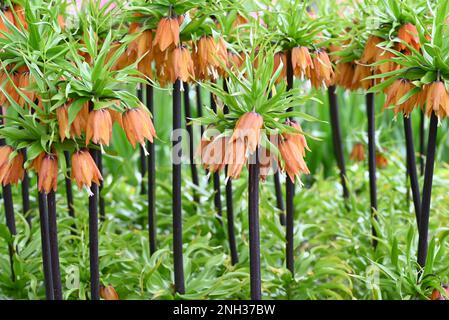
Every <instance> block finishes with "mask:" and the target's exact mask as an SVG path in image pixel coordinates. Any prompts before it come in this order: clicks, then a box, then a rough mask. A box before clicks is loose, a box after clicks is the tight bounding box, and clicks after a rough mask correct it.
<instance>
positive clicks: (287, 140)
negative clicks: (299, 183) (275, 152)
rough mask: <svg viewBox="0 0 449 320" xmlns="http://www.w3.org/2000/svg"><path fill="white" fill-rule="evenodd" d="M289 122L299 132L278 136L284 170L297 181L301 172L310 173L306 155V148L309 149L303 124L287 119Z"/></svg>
mask: <svg viewBox="0 0 449 320" xmlns="http://www.w3.org/2000/svg"><path fill="white" fill-rule="evenodd" d="M287 124H288V125H290V126H291V127H293V128H294V129H296V130H297V131H299V132H293V133H283V134H282V135H280V136H279V137H278V140H279V142H278V149H279V153H280V154H281V157H282V159H283V160H284V161H283V170H284V171H285V172H287V175H288V176H289V178H290V180H291V181H293V182H294V181H295V178H296V177H299V176H300V175H301V173H304V174H309V173H310V171H309V168H308V167H307V164H306V162H305V161H304V157H305V155H306V150H309V151H310V149H309V147H308V145H307V141H306V138H305V137H304V135H303V134H301V133H300V131H302V129H301V126H300V125H299V123H297V122H296V121H290V120H289V121H287Z"/></svg>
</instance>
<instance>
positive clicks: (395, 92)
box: [384, 79, 416, 116]
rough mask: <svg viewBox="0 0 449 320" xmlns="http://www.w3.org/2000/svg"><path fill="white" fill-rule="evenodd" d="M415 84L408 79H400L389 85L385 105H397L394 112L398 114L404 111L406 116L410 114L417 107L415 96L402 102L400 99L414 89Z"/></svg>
mask: <svg viewBox="0 0 449 320" xmlns="http://www.w3.org/2000/svg"><path fill="white" fill-rule="evenodd" d="M414 88H415V86H414V85H413V84H412V83H411V82H410V81H409V80H406V79H398V80H396V81H395V82H393V84H392V85H391V86H390V87H388V89H387V92H386V95H387V99H386V101H385V105H384V107H388V106H395V108H394V112H395V113H396V114H397V113H398V112H403V113H404V114H405V115H406V116H408V115H409V114H410V113H411V112H412V111H413V108H414V107H415V105H416V104H415V98H413V97H411V98H409V99H407V101H404V102H402V103H399V102H400V100H401V99H402V98H403V97H404V96H405V95H406V94H408V93H409V92H410V91H411V90H413V89H414Z"/></svg>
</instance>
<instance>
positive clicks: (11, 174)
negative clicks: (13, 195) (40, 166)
mask: <svg viewBox="0 0 449 320" xmlns="http://www.w3.org/2000/svg"><path fill="white" fill-rule="evenodd" d="M13 152H14V149H13V148H12V147H10V146H6V145H5V146H1V147H0V183H1V184H2V185H4V186H5V185H8V184H17V183H18V182H19V181H20V180H22V179H23V177H24V174H25V171H24V169H23V162H24V157H23V153H22V152H20V151H19V152H17V154H16V155H14V156H13Z"/></svg>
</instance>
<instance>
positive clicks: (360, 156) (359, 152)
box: [349, 143, 365, 162]
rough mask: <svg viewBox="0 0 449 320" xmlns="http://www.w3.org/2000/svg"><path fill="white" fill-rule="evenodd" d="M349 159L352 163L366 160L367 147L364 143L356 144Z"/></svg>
mask: <svg viewBox="0 0 449 320" xmlns="http://www.w3.org/2000/svg"><path fill="white" fill-rule="evenodd" d="M349 159H351V160H352V161H359V162H360V161H364V160H365V147H364V146H363V144H362V143H356V144H355V145H354V146H353V147H352V151H351V155H350V156H349Z"/></svg>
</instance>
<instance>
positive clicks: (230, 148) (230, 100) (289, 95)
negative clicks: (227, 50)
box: [198, 46, 309, 181]
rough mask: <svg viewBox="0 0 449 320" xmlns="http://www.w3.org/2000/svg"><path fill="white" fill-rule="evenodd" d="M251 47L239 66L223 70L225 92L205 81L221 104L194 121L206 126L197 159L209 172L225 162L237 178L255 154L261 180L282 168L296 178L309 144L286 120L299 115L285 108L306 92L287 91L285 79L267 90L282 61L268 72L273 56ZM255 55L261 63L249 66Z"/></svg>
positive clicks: (303, 170) (294, 124)
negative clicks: (224, 110)
mask: <svg viewBox="0 0 449 320" xmlns="http://www.w3.org/2000/svg"><path fill="white" fill-rule="evenodd" d="M260 47H262V46H260ZM255 51H257V53H255V52H248V53H246V54H245V60H244V64H243V65H244V66H246V67H245V69H244V70H242V71H241V72H232V71H231V70H227V72H228V75H229V77H228V78H227V80H226V82H227V88H228V90H227V91H225V90H222V89H221V87H220V86H218V85H216V84H213V83H212V84H204V86H205V87H206V88H208V89H209V90H210V91H211V92H212V93H213V94H214V95H216V97H217V102H218V105H219V108H220V109H218V110H217V112H216V113H215V112H212V111H209V112H208V115H206V116H204V117H203V118H201V119H199V120H198V121H200V122H202V123H204V124H206V125H208V130H206V132H205V134H204V136H203V138H202V141H201V144H200V149H199V155H200V156H201V162H202V164H203V166H204V167H205V168H206V169H208V170H209V171H210V172H218V171H220V170H222V169H223V168H224V166H227V167H228V170H227V176H228V177H229V178H231V179H237V178H239V177H240V174H241V172H242V169H243V167H244V166H245V165H247V164H249V163H252V162H251V161H255V160H254V159H255V158H254V157H255V154H256V153H257V154H258V155H257V157H258V159H259V162H260V166H261V179H262V180H265V178H266V176H267V175H269V174H273V173H274V172H275V171H276V170H278V168H281V169H282V170H283V171H284V172H286V173H287V175H288V176H289V178H290V179H291V180H292V181H295V179H296V178H297V177H298V178H299V177H300V175H301V174H308V173H309V170H308V168H307V165H306V163H305V161H304V157H305V156H306V150H308V146H307V142H306V139H305V137H304V135H303V132H302V130H301V127H300V125H299V123H297V122H296V121H292V120H289V119H288V117H289V116H295V115H298V116H303V114H302V113H301V112H296V111H292V112H289V113H287V112H286V111H287V110H288V109H289V108H290V107H292V106H293V105H296V104H300V103H301V101H304V100H305V99H307V97H306V96H305V95H304V94H300V92H299V90H291V91H287V90H286V84H285V81H282V82H280V85H279V86H278V89H277V90H276V92H273V93H272V94H271V95H270V94H269V93H270V91H271V88H272V87H273V85H274V84H275V83H276V82H277V77H279V75H280V74H281V73H282V72H281V69H282V65H281V66H280V67H279V69H278V70H277V71H276V72H275V77H272V73H271V70H273V67H274V65H275V61H274V60H275V58H274V56H275V55H274V54H273V52H271V51H264V50H262V49H260V50H255ZM255 60H258V61H263V62H264V63H263V64H258V65H257V66H254V64H252V63H251V62H252V61H255ZM268 70H269V72H268ZM254 91H256V93H258V94H256V95H255V94H254ZM237 93H239V94H237ZM255 97H257V98H255ZM262 97H263V98H262ZM259 98H260V99H259ZM224 104H225V105H226V106H227V108H228V109H229V112H228V113H227V114H224V113H223V110H221V108H223V105H224ZM220 106H221V107H220Z"/></svg>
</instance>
